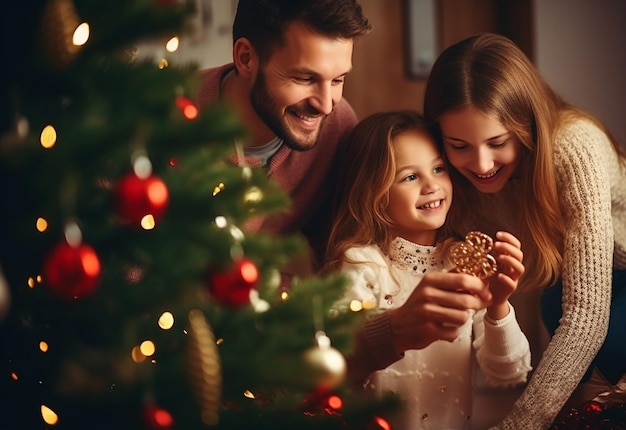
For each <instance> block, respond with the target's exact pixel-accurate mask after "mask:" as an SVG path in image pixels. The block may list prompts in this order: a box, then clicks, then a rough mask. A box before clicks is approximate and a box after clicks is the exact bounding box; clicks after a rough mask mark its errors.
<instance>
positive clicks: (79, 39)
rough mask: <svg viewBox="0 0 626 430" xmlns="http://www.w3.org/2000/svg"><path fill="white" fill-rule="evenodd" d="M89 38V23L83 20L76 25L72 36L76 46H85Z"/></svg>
mask: <svg viewBox="0 0 626 430" xmlns="http://www.w3.org/2000/svg"><path fill="white" fill-rule="evenodd" d="M87 40H89V24H87V23H86V22H83V23H82V24H81V25H79V26H78V27H76V30H74V35H73V36H72V43H73V44H74V45H76V46H83V45H84V44H85V43H87Z"/></svg>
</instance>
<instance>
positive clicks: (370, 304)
mask: <svg viewBox="0 0 626 430" xmlns="http://www.w3.org/2000/svg"><path fill="white" fill-rule="evenodd" d="M375 307H376V299H374V298H370V299H365V300H363V309H365V310H366V311H368V310H370V309H374V308H375Z"/></svg>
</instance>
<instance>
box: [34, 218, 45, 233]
mask: <svg viewBox="0 0 626 430" xmlns="http://www.w3.org/2000/svg"><path fill="white" fill-rule="evenodd" d="M35 226H36V227H37V231H38V232H40V233H43V232H44V231H46V230H47V229H48V221H46V220H45V219H43V218H41V217H39V218H37V222H36V223H35Z"/></svg>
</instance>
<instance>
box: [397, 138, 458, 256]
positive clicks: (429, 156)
mask: <svg viewBox="0 0 626 430" xmlns="http://www.w3.org/2000/svg"><path fill="white" fill-rule="evenodd" d="M393 146H394V150H395V156H396V175H395V178H394V182H393V185H392V186H391V189H390V190H389V205H388V206H387V214H388V215H389V216H390V217H391V219H392V221H393V223H394V228H395V234H396V235H397V236H401V237H403V238H405V239H407V240H409V241H411V242H413V243H418V244H420V245H434V244H435V239H436V236H437V229H438V228H440V227H441V226H442V225H443V223H444V221H445V220H446V215H447V214H448V209H450V205H451V204H452V181H451V180H450V176H449V174H448V170H447V168H446V165H445V162H444V159H443V157H442V156H441V154H440V153H439V150H438V149H437V144H436V143H435V141H434V139H433V138H432V137H431V136H430V134H428V133H427V132H425V131H422V130H409V131H405V132H403V133H400V134H399V135H397V136H396V137H395V139H394V142H393Z"/></svg>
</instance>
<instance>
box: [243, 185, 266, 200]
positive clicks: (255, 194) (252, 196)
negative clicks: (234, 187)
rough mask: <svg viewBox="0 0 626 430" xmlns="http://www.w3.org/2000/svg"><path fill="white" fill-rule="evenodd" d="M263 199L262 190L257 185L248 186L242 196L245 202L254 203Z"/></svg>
mask: <svg viewBox="0 0 626 430" xmlns="http://www.w3.org/2000/svg"><path fill="white" fill-rule="evenodd" d="M262 199H263V191H261V189H260V188H259V187H250V188H249V189H248V191H246V194H245V196H244V200H245V201H246V202H247V203H256V202H259V201H261V200H262Z"/></svg>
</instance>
